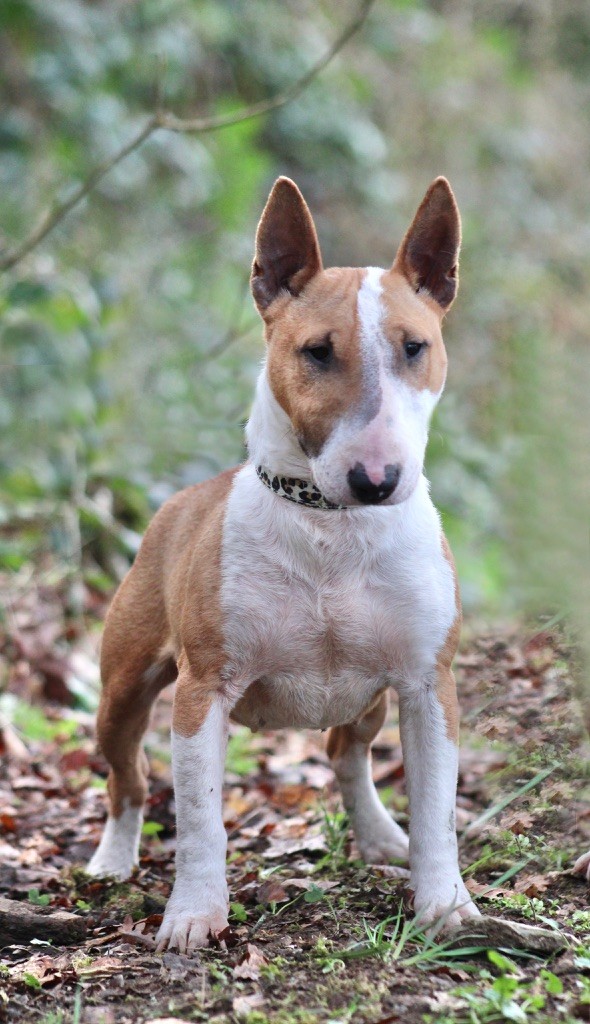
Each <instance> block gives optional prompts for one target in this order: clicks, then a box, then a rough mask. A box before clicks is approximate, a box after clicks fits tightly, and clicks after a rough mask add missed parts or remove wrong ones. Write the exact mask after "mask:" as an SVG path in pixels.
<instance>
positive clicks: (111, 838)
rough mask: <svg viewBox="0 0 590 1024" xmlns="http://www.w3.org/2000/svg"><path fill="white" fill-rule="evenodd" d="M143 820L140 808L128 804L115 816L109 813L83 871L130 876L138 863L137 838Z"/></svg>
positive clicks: (118, 876) (103, 875)
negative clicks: (97, 843) (96, 845)
mask: <svg viewBox="0 0 590 1024" xmlns="http://www.w3.org/2000/svg"><path fill="white" fill-rule="evenodd" d="M142 821H143V807H130V806H129V805H128V804H127V805H126V806H125V807H124V808H123V812H122V813H121V814H120V816H119V817H118V818H114V817H113V815H112V814H109V816H108V818H107V821H106V825H105V827H104V831H103V834H102V838H101V840H100V844H99V846H98V849H97V850H96V851H95V853H94V855H93V857H92V859H91V861H90V863H89V864H88V867H87V868H86V871H87V873H88V874H89V875H95V876H96V877H98V878H105V877H107V876H110V875H112V876H113V877H114V878H119V879H125V878H129V876H130V874H131V872H132V871H133V868H134V866H135V865H136V864H137V863H138V862H139V840H140V837H141V824H142Z"/></svg>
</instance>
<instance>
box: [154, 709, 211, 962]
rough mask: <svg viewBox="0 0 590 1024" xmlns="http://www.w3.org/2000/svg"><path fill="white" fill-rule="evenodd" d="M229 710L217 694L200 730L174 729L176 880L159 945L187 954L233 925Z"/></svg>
mask: <svg viewBox="0 0 590 1024" xmlns="http://www.w3.org/2000/svg"><path fill="white" fill-rule="evenodd" d="M227 726H228V714H227V707H226V706H225V701H223V700H222V699H221V698H216V699H215V701H214V702H213V704H212V706H211V708H210V710H209V713H208V715H207V717H206V719H205V721H204V723H203V725H202V726H201V728H200V729H199V731H198V732H197V733H196V734H195V735H194V736H191V737H189V738H185V737H184V736H179V735H178V734H177V733H175V732H174V730H172V769H173V775H174V797H175V801H176V823H177V825H176V828H177V841H176V881H175V882H174V888H173V890H172V895H171V896H170V899H169V900H168V903H167V905H166V912H165V914H164V920H163V921H162V924H161V926H160V930H159V932H158V949H165V948H166V947H167V946H168V945H169V946H171V947H172V948H176V949H178V950H179V951H180V952H181V953H186V952H191V951H192V950H193V949H196V948H197V947H199V946H204V945H206V944H207V937H208V935H209V933H210V932H211V933H212V934H219V932H221V931H223V929H224V928H226V927H227V910H228V893H227V883H226V880H225V853H226V848H227V837H226V833H225V828H224V826H223V818H222V811H221V791H222V786H223V766H224V761H225V750H226V746H227Z"/></svg>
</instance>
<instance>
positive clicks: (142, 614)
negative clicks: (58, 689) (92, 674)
mask: <svg viewBox="0 0 590 1024" xmlns="http://www.w3.org/2000/svg"><path fill="white" fill-rule="evenodd" d="M133 576H134V574H133V570H132V571H131V573H130V574H129V576H128V577H127V579H126V580H125V582H124V583H123V586H122V587H121V589H120V590H119V592H118V594H117V596H116V598H115V601H114V603H113V606H112V609H111V611H110V613H109V616H108V618H107V624H106V627H105V634H104V638H103V646H102V657H101V674H102V680H103V689H102V694H101V700H100V706H99V709H98V716H97V734H98V742H99V746H100V748H101V750H102V753H103V754H104V756H105V758H106V760H107V761H108V763H109V769H110V770H109V777H108V782H107V788H108V793H109V798H110V811H109V815H108V818H107V822H106V826H105V829H104V832H103V835H102V839H101V841H100V845H99V847H98V849H97V850H96V852H95V854H94V856H93V857H92V859H91V861H90V863H89V865H88V868H87V871H88V873H89V874H91V875H97V876H105V875H114V876H115V877H117V878H120V879H123V878H128V877H129V875H130V874H131V872H132V870H133V866H134V865H135V864H137V862H138V858H139V840H140V835H141V826H142V821H143V805H144V802H145V798H146V796H147V758H146V756H145V753H144V751H143V747H142V740H143V735H144V733H145V731H146V729H147V727H148V724H149V718H150V711H151V708H152V704H153V702H154V701H155V699H156V697H157V696H158V694H159V692H160V690H162V689H163V687H164V686H166V685H167V684H168V683H170V682H172V681H173V680H174V679H175V678H176V664H175V662H174V660H173V658H172V657H171V655H170V654H169V653H166V652H165V651H164V650H163V648H162V639H163V630H162V628H158V626H161V622H162V612H161V606H160V603H159V601H158V599H157V598H158V595H157V593H155V592H152V593H151V594H148V593H146V592H144V593H143V594H142V593H141V592H140V591H139V589H138V581H137V580H136V579H134V578H133ZM146 605H151V606H152V607H146ZM157 612H160V614H159V615H158V614H157ZM147 623H149V626H148V625H147Z"/></svg>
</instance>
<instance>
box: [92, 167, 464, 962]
mask: <svg viewBox="0 0 590 1024" xmlns="http://www.w3.org/2000/svg"><path fill="white" fill-rule="evenodd" d="M460 240H461V222H460V217H459V211H458V209H457V205H456V202H455V198H454V196H453V192H452V190H451V187H450V185H449V183H448V182H447V180H446V179H445V178H442V177H441V178H437V179H436V180H435V181H434V182H433V183H432V184H431V186H430V188H429V189H428V191H427V192H426V195H425V196H424V199H423V201H422V203H421V205H420V206H419V208H418V210H417V213H416V215H415V217H414V220H413V222H412V224H411V226H410V228H409V230H408V231H407V233H406V235H405V237H404V239H403V241H402V243H401V245H400V247H399V250H398V252H397V255H396V257H395V260H394V262H393V265H392V266H391V268H390V269H388V270H380V269H377V268H373V267H370V268H368V269H361V268H357V267H345V268H330V269H324V267H323V264H322V257H321V254H320V247H319V244H318V238H317V234H316V229H315V226H314V222H313V220H312V217H311V214H310V211H309V209H308V206H307V204H306V202H305V200H304V198H303V196H302V195H301V193H300V191H299V189H298V188H297V186H296V185H295V184H294V182H292V181H291V180H290V179H288V178H285V177H281V178H279V179H278V180H277V182H276V183H275V185H274V187H273V189H272V191H271V193H270V196H269V198H268V201H267V204H266V206H265V209H264V212H263V214H262V217H261V220H260V223H259V225H258V230H257V234H256V246H255V258H254V264H253V268H252V275H251V288H252V294H253V297H254V302H255V304H256V307H257V309H258V311H259V313H260V315H261V317H262V320H263V322H264V332H265V339H266V360H265V364H264V367H263V369H262V372H261V374H260V378H259V380H258V385H257V388H256V395H255V399H254V403H253V407H252V413H251V416H250V419H249V422H248V425H247V430H246V433H247V441H248V450H249V460H248V461H247V462H246V463H245V464H244V465H242V466H239V467H237V468H235V469H231V470H228V471H226V472H224V473H221V475H220V476H217V477H216V478H215V479H213V480H210V481H207V482H205V483H200V484H197V485H196V486H193V487H189V488H187V489H186V490H183V491H181V492H180V493H178V494H176V495H175V496H173V497H172V498H170V499H169V500H168V501H167V502H166V503H165V504H164V505H163V506H162V508H161V509H160V510H159V512H158V513H157V515H156V516H155V518H154V520H153V522H152V523H151V525H150V527H149V529H148V530H147V532H146V535H145V537H144V540H143V542H142V545H141V548H140V551H139V553H138V556H137V559H136V561H135V563H134V565H133V567H132V569H131V570H130V572H129V573H128V575H127V577H126V578H125V580H124V581H123V583H122V585H121V587H120V588H119V590H118V592H117V594H116V595H115V598H114V600H113V604H112V606H111V609H110V612H109V614H108V617H107V621H106V626H105V633H104V640H103V644H102V654H101V673H102V680H103V689H102V696H101V701H100V707H99V711H98V739H99V744H100V747H101V749H102V752H103V753H104V756H105V757H106V759H107V761H108V763H109V765H110V772H109V777H108V793H109V797H110V812H109V815H108V819H107V822H106V826H105V829H104V833H103V836H102V839H101V841H100V845H99V847H98V849H97V851H96V853H95V854H94V856H93V857H92V860H91V861H90V864H89V866H88V871H89V873H90V874H92V875H96V876H109V875H111V876H115V877H117V878H125V877H127V876H129V874H130V873H131V872H132V869H133V866H134V865H135V864H136V863H137V861H138V853H139V839H140V833H141V823H142V808H143V804H144V801H145V798H146V793H147V785H146V775H147V766H146V758H145V754H144V753H143V749H142V737H143V734H144V732H145V730H146V728H147V725H148V721H149V714H150V708H151V706H152V703H153V701H154V700H155V698H156V697H157V695H158V693H159V692H160V690H161V689H162V688H163V687H164V686H166V685H167V684H168V683H170V682H171V681H172V680H174V679H176V691H175V697H174V708H173V721H172V765H173V776H174V790H175V800H176V816H177V851H176V880H175V882H174V887H173V890H172V893H171V896H170V899H169V900H168V904H167V906H166V911H165V914H164V918H163V921H162V925H161V927H160V930H159V933H158V938H157V943H158V948H159V949H165V948H173V949H177V950H179V951H181V952H191V951H193V950H195V949H196V948H198V947H200V946H203V945H206V944H207V942H208V939H209V937H210V936H217V935H219V934H220V933H221V932H223V930H224V929H225V928H226V927H227V914H228V890H227V883H226V878H225V855H226V845H227V843H226V834H225V830H224V827H223V820H222V781H223V766H224V756H225V748H226V742H227V735H228V723H229V720H230V719H232V720H233V721H235V722H238V723H241V724H242V725H246V726H249V727H250V728H252V729H282V728H286V727H288V728H291V727H296V728H309V729H326V728H329V729H330V733H329V738H328V755H329V757H330V759H331V763H332V765H333V768H334V771H335V774H336V778H337V780H338V783H339V786H340V789H341V792H342V797H343V802H344V806H345V808H346V810H347V812H348V815H349V817H350V822H351V825H352V828H353V830H354V834H355V837H356V841H357V844H358V847H359V850H360V852H361V855H362V857H363V858H364V860H365V861H367V862H369V863H384V862H387V861H389V860H391V859H393V858H395V859H399V858H402V859H407V858H408V856H409V862H410V886H411V888H412V889H413V891H414V908H415V911H416V913H417V914H418V915H419V916H420V919H421V921H422V922H423V923H424V924H425V925H427V924H430V923H431V922H434V921H436V920H438V919H440V918H441V917H442V918H443V919H444V920H445V922H446V927H453V926H456V925H458V924H460V923H461V920H462V919H464V918H468V917H472V916H475V915H477V914H478V913H479V911H478V910H477V908H476V907H475V905H474V903H473V902H472V899H471V897H470V895H469V893H468V891H467V890H466V888H465V886H464V884H463V882H462V879H461V875H460V871H459V866H458V858H457V837H456V827H455V797H456V785H457V765H458V745H457V744H458V728H459V727H458V705H457V696H456V688H455V681H454V677H453V673H452V669H451V663H452V659H453V656H454V654H455V650H456V647H457V643H458V637H459V629H460V623H461V606H460V599H459V592H458V587H457V581H456V575H455V568H454V564H453V558H452V555H451V552H450V550H449V547H448V545H447V542H446V540H445V537H444V535H443V532H442V528H441V523H440V519H439V516H438V513H437V512H436V510H435V508H434V506H433V504H432V501H431V499H430V497H429V487H428V482H427V481H426V479H425V477H424V475H423V461H424V453H425V449H426V442H427V435H428V425H429V420H430V417H431V414H432V411H433V409H434V407H435V405H436V403H437V401H438V399H439V397H440V395H441V392H442V390H443V386H444V383H445V377H446V366H447V358H446V353H445V348H444V344H443V339H442V333H441V323H442V320H443V317H444V315H445V313H447V311H448V309H449V307H450V306H451V303H452V302H453V300H454V298H455V294H456V291H457V285H458V276H457V274H458V258H459V248H460ZM391 687H393V688H395V689H396V690H397V693H398V698H399V712H400V730H401V738H402V746H403V755H404V762H405V775H406V782H407V791H408V796H409V806H410V828H409V841H408V837H407V836H406V834H405V833H404V831H403V830H402V829H401V828H400V827H399V825H398V824H396V822H395V821H394V820H393V819H392V818H391V816H390V815H389V814H388V813H387V811H386V810H385V808H384V807H383V805H382V804H381V802H380V800H379V798H378V796H377V792H376V790H375V787H374V784H373V781H372V777H371V756H370V747H371V742H372V740H373V739H374V738H375V736H376V735H377V733H378V731H379V729H380V728H381V726H382V724H383V721H384V719H385V715H386V709H387V694H388V690H389V689H390V688H391Z"/></svg>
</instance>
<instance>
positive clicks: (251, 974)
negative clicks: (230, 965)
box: [232, 942, 268, 981]
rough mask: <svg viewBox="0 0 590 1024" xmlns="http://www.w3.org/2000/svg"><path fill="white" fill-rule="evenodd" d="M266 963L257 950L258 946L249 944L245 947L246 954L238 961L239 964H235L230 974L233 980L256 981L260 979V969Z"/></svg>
mask: <svg viewBox="0 0 590 1024" xmlns="http://www.w3.org/2000/svg"><path fill="white" fill-rule="evenodd" d="M267 963H268V961H267V959H266V957H265V956H264V955H263V954H262V953H261V951H260V950H259V949H258V946H255V945H253V943H251V942H249V943H248V945H247V946H246V952H245V953H244V956H243V957H242V959H241V960H240V962H239V964H236V966H235V967H234V969H233V971H232V973H233V976H234V978H245V979H247V980H249V981H256V979H257V978H259V977H260V968H261V967H264V966H265V964H267Z"/></svg>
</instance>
